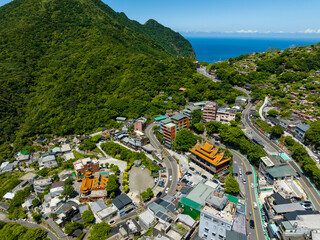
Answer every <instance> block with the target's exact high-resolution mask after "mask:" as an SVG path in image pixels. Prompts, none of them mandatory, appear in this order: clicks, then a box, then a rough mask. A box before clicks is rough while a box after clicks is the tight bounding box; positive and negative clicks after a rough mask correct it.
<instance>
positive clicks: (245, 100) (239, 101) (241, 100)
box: [235, 96, 248, 106]
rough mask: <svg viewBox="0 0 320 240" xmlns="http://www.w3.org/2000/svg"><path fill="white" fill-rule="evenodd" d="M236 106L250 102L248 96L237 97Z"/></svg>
mask: <svg viewBox="0 0 320 240" xmlns="http://www.w3.org/2000/svg"><path fill="white" fill-rule="evenodd" d="M235 103H236V106H241V105H243V104H247V103H248V98H247V97H244V96H240V97H237V98H236V100H235Z"/></svg>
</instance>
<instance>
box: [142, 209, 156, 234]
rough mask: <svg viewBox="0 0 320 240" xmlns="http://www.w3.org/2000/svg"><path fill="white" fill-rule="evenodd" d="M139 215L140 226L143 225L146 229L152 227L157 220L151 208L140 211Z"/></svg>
mask: <svg viewBox="0 0 320 240" xmlns="http://www.w3.org/2000/svg"><path fill="white" fill-rule="evenodd" d="M138 217H139V224H140V226H141V227H143V228H144V229H145V230H148V229H149V228H151V227H152V225H153V223H154V221H155V217H154V216H153V213H152V212H151V211H150V210H146V211H144V212H142V213H140V214H139V215H138Z"/></svg>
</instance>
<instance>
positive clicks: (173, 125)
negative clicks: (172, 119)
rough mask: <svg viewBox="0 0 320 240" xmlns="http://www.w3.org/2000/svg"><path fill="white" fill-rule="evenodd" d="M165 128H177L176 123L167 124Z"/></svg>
mask: <svg viewBox="0 0 320 240" xmlns="http://www.w3.org/2000/svg"><path fill="white" fill-rule="evenodd" d="M164 126H165V127H167V128H172V127H175V126H176V125H175V124H174V123H167V124H166V125H164Z"/></svg>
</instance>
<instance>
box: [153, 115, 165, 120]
mask: <svg viewBox="0 0 320 240" xmlns="http://www.w3.org/2000/svg"><path fill="white" fill-rule="evenodd" d="M166 118H167V117H166V116H160V117H156V118H154V120H156V121H161V120H163V119H166Z"/></svg>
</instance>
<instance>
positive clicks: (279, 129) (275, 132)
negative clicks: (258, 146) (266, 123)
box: [270, 125, 284, 138]
mask: <svg viewBox="0 0 320 240" xmlns="http://www.w3.org/2000/svg"><path fill="white" fill-rule="evenodd" d="M270 133H271V135H272V136H274V137H276V138H280V137H281V135H282V134H283V133H284V129H283V128H282V127H281V126H279V125H276V126H273V127H272V128H271V129H270Z"/></svg>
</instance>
